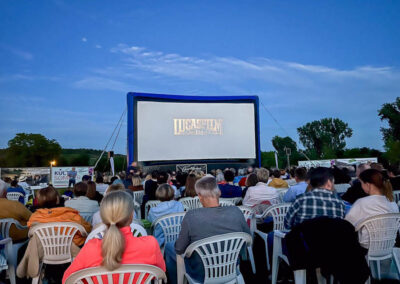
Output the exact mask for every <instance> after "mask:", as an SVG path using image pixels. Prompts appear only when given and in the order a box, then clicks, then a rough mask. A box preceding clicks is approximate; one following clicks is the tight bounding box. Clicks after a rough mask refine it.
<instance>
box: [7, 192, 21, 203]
mask: <svg viewBox="0 0 400 284" xmlns="http://www.w3.org/2000/svg"><path fill="white" fill-rule="evenodd" d="M20 197H24V195H23V194H22V193H21V192H9V193H7V199H8V200H13V201H19V198H20Z"/></svg>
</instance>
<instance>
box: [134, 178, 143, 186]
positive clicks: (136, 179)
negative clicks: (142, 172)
mask: <svg viewBox="0 0 400 284" xmlns="http://www.w3.org/2000/svg"><path fill="white" fill-rule="evenodd" d="M141 184H142V180H141V179H140V177H139V176H133V177H132V186H139V185H141Z"/></svg>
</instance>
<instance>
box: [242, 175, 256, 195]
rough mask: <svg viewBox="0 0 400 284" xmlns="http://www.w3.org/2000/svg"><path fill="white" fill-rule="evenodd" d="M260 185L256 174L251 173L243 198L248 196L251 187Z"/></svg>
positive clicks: (247, 179) (247, 178)
mask: <svg viewBox="0 0 400 284" xmlns="http://www.w3.org/2000/svg"><path fill="white" fill-rule="evenodd" d="M257 183H258V178H257V175H256V174H255V173H251V174H249V175H248V176H247V177H246V182H245V186H246V187H245V188H244V189H243V191H242V197H243V198H244V197H245V196H246V193H247V190H248V189H249V188H250V187H251V186H255V185H256V184H257Z"/></svg>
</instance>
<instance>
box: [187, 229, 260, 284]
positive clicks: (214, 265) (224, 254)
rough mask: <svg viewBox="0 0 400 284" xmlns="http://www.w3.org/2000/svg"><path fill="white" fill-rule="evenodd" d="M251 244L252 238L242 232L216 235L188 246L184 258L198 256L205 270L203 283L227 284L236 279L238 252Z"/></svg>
mask: <svg viewBox="0 0 400 284" xmlns="http://www.w3.org/2000/svg"><path fill="white" fill-rule="evenodd" d="M251 243H252V237H251V236H250V235H249V234H247V233H243V232H237V233H228V234H223V235H217V236H213V237H209V238H205V239H202V240H200V241H197V242H194V243H192V244H190V245H189V246H188V247H187V249H186V251H185V253H184V256H185V257H190V256H191V255H192V253H193V252H196V253H197V254H198V255H199V256H200V258H201V260H202V262H203V266H204V270H205V271H204V272H205V278H204V283H227V282H230V281H233V280H234V279H236V277H237V274H236V267H237V264H238V262H237V261H238V257H239V253H240V250H241V249H242V247H243V245H245V244H247V245H250V244H251ZM247 245H246V246H247Z"/></svg>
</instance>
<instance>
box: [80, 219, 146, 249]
mask: <svg viewBox="0 0 400 284" xmlns="http://www.w3.org/2000/svg"><path fill="white" fill-rule="evenodd" d="M130 227H131V232H132V234H133V236H134V237H144V236H147V232H146V229H145V228H143V227H142V226H141V225H139V224H134V223H131V224H130ZM106 229H107V226H106V225H105V224H100V225H98V226H97V227H96V228H95V229H93V230H92V231H91V232H90V234H89V235H88V236H87V238H86V241H85V244H86V243H87V242H88V241H89V240H91V239H95V238H96V239H102V238H103V236H104V232H105V230H106Z"/></svg>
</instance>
